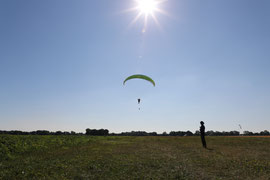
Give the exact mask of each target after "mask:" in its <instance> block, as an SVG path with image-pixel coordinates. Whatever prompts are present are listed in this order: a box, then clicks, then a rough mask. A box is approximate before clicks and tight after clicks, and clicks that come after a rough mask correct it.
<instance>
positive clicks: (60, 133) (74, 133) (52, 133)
mask: <svg viewBox="0 0 270 180" xmlns="http://www.w3.org/2000/svg"><path fill="white" fill-rule="evenodd" d="M0 134H11V135H83V133H76V132H74V131H71V132H68V131H56V132H51V131H47V130H37V131H30V132H26V131H18V130H12V131H1V130H0Z"/></svg>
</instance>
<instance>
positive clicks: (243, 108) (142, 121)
mask: <svg viewBox="0 0 270 180" xmlns="http://www.w3.org/2000/svg"><path fill="white" fill-rule="evenodd" d="M131 7H134V2H133V1H132V0H96V1H94V0H46V1H45V0H44V1H37V0H23V1H22V0H0V129H2V130H15V129H17V130H24V131H32V130H38V129H46V130H50V131H57V130H61V131H71V130H73V131H76V132H85V129H86V128H91V129H93V128H97V129H99V128H106V129H109V130H110V132H122V131H131V130H142V131H148V132H150V131H156V132H160V133H161V132H163V131H167V132H170V131H178V130H183V131H184V130H191V131H193V132H194V131H195V130H197V129H199V125H200V124H199V122H200V121H204V122H205V126H206V130H214V131H231V130H239V127H238V124H241V125H242V127H243V130H249V131H257V132H258V131H262V130H270V11H269V9H270V1H269V0H260V1H256V0H168V1H166V2H164V3H163V4H160V6H159V7H160V8H161V9H163V10H164V11H166V12H167V13H168V15H164V14H160V13H155V15H156V17H157V19H158V22H159V24H160V26H158V25H156V24H155V22H154V21H153V20H152V19H151V18H150V19H149V21H148V26H147V30H146V32H145V33H142V32H141V31H142V26H143V19H142V18H141V19H139V20H138V21H137V22H136V23H134V24H133V25H130V23H131V22H132V20H133V19H134V17H135V16H136V15H137V12H136V11H133V12H123V11H124V10H126V9H128V8H131ZM136 73H142V74H146V75H148V76H150V77H152V78H153V79H154V80H155V82H156V87H153V86H151V84H150V83H148V82H146V81H143V80H133V81H129V82H127V83H126V85H125V86H123V84H122V83H123V80H124V79H125V78H126V77H127V76H129V75H132V74H136ZM137 98H141V105H140V108H141V110H138V107H139V106H138V104H137Z"/></svg>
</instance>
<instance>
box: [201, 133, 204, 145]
mask: <svg viewBox="0 0 270 180" xmlns="http://www.w3.org/2000/svg"><path fill="white" fill-rule="evenodd" d="M201 140H202V145H203V147H204V141H205V140H204V136H203V135H201Z"/></svg>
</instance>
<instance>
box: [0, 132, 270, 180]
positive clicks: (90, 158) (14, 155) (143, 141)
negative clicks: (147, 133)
mask: <svg viewBox="0 0 270 180" xmlns="http://www.w3.org/2000/svg"><path fill="white" fill-rule="evenodd" d="M206 140H207V144H208V147H209V148H211V149H212V150H207V149H203V148H202V147H201V142H200V137H114V136H108V137H90V136H12V135H1V136H0V179H270V138H261V137H206Z"/></svg>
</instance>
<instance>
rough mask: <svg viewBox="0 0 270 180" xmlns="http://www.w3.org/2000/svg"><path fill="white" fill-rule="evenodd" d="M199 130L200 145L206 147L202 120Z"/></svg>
mask: <svg viewBox="0 0 270 180" xmlns="http://www.w3.org/2000/svg"><path fill="white" fill-rule="evenodd" d="M200 132H201V139H202V145H203V147H204V148H206V141H205V137H204V136H205V127H204V122H203V121H201V127H200Z"/></svg>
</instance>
